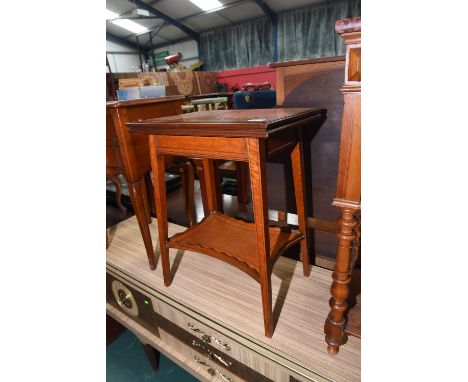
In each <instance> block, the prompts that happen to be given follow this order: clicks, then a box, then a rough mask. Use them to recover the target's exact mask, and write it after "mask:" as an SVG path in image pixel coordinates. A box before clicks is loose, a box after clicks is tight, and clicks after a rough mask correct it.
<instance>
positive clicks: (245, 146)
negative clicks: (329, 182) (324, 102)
mask: <svg viewBox="0 0 468 382" xmlns="http://www.w3.org/2000/svg"><path fill="white" fill-rule="evenodd" d="M325 113H326V111H325V110H320V109H280V108H278V109H256V110H253V109H250V110H217V111H202V112H197V113H189V114H181V115H176V116H172V117H163V118H157V119H150V120H144V121H138V122H129V123H127V127H128V129H129V131H131V132H133V133H139V134H142V133H144V134H149V135H150V152H151V165H152V171H153V175H154V183H155V185H154V188H155V202H156V210H157V216H158V231H159V243H160V249H161V261H162V270H163V275H164V284H165V285H166V286H169V285H170V284H171V282H172V276H171V271H170V264H169V248H179V249H185V250H192V251H196V252H200V253H203V254H205V255H208V256H212V257H215V258H217V259H219V260H222V261H224V262H227V263H229V264H231V265H233V266H235V267H237V268H238V269H240V270H242V271H244V272H245V273H247V274H248V275H250V276H251V277H253V278H254V279H255V280H257V281H258V282H259V283H260V286H261V292H262V305H263V319H264V331H265V335H266V336H267V337H271V336H272V335H273V317H272V291H271V273H272V268H273V265H274V263H275V261H276V260H277V259H278V257H279V255H280V254H281V253H282V252H283V251H284V250H286V249H287V248H289V247H290V246H291V245H293V244H295V243H298V242H300V243H301V260H302V263H303V273H304V275H305V276H309V274H310V267H309V254H308V234H307V227H306V215H305V211H306V198H305V193H304V191H305V187H304V186H305V184H304V171H303V168H304V162H303V153H302V150H303V140H302V136H303V130H305V129H304V128H305V127H306V126H307V127H309V128H318V127H319V126H320V125H321V124H322V123H323V121H324V119H325ZM284 151H287V152H289V153H290V156H291V161H292V168H293V174H294V189H295V198H296V203H297V210H298V223H299V229H290V228H280V227H269V226H268V205H267V189H266V172H265V163H266V159H267V158H268V157H272V156H274V155H277V154H278V153H280V152H284ZM165 155H184V156H188V157H195V158H202V161H203V173H204V182H205V187H206V190H207V207H208V210H209V212H210V214H209V215H208V216H207V217H205V218H204V219H203V220H202V221H201V222H200V223H198V224H195V225H193V226H192V227H191V228H189V229H187V230H186V231H184V232H182V233H180V234H176V235H174V236H172V237H171V238H169V237H168V222H167V209H166V191H165V188H164V156H165ZM220 159H221V160H236V161H242V162H248V164H249V172H250V185H251V190H252V199H253V208H254V223H248V222H245V221H241V220H237V219H234V218H231V217H228V216H225V215H223V214H222V213H221V212H220V211H219V204H218V200H219V199H218V193H217V192H216V179H215V176H214V174H215V171H214V167H215V165H214V161H215V160H220Z"/></svg>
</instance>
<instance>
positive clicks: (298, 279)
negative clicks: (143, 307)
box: [107, 217, 361, 382]
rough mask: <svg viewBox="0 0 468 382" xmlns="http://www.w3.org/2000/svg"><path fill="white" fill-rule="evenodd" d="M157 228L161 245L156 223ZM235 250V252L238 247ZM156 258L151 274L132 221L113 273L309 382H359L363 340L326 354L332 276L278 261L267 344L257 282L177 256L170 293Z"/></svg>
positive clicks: (119, 229)
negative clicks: (325, 326)
mask: <svg viewBox="0 0 468 382" xmlns="http://www.w3.org/2000/svg"><path fill="white" fill-rule="evenodd" d="M150 227H151V229H152V231H153V232H154V233H155V234H154V235H152V239H153V243H154V245H156V242H157V240H158V238H157V237H155V236H156V233H157V220H156V219H153V222H152V223H151V226H150ZM168 228H169V235H170V236H172V235H174V234H176V233H178V232H182V231H184V230H185V228H184V227H181V226H177V225H174V224H169V227H168ZM232 245H233V246H235V245H236V242H235V240H233V243H232ZM155 253H156V258H157V261H158V264H157V268H156V270H155V271H153V272H152V271H150V270H149V269H148V266H147V261H146V252H145V248H144V246H143V243H142V242H141V239H140V233H139V229H138V224H137V222H136V219H135V217H132V218H130V219H128V220H125V221H123V222H121V223H119V224H118V225H117V226H116V229H115V230H113V231H112V233H111V237H110V246H109V248H108V250H107V269H108V271H111V272H113V273H116V274H119V275H120V276H121V277H123V278H126V279H128V280H131V281H132V283H134V284H137V285H139V286H140V287H141V288H142V289H144V290H145V291H147V292H148V293H153V294H156V293H157V294H159V295H160V296H162V297H164V298H165V299H167V301H170V302H171V304H174V305H176V306H178V307H179V309H184V310H185V311H186V312H188V313H189V314H190V315H191V316H193V317H195V318H196V319H197V320H198V321H200V322H204V323H205V324H206V325H209V326H210V327H213V328H214V329H216V330H217V331H218V332H222V333H223V335H224V336H225V337H230V338H233V339H234V340H235V341H237V342H242V343H243V344H244V345H245V346H247V347H249V348H252V349H255V350H256V351H257V352H262V353H265V354H266V355H267V356H268V357H269V358H271V359H273V360H275V362H278V363H281V364H283V365H287V367H289V368H291V370H295V371H297V372H300V374H302V375H303V376H304V377H303V378H302V380H304V381H306V380H332V381H340V382H348V381H359V380H360V344H361V342H360V340H359V339H357V338H354V337H349V338H348V341H347V343H346V344H344V345H343V346H342V347H341V348H340V352H339V353H338V354H337V355H336V356H335V357H331V356H329V355H328V354H327V351H326V344H325V342H324V341H323V323H324V321H325V318H326V317H327V314H328V311H329V306H328V299H329V288H330V279H331V272H330V271H329V270H325V269H322V268H319V267H312V268H311V274H310V277H308V278H305V277H304V276H303V270H302V264H301V263H299V262H296V261H294V260H290V259H287V258H283V257H280V258H279V259H278V261H277V262H276V264H275V266H274V268H273V274H272V278H271V288H272V304H273V321H274V325H275V331H274V334H273V336H272V338H267V337H265V336H264V335H263V313H262V304H261V296H260V294H259V293H258V283H257V282H256V281H255V280H254V279H252V278H251V277H249V276H248V275H247V274H245V273H243V272H239V271H238V270H237V269H235V268H233V267H231V266H230V265H229V264H225V263H223V262H222V261H219V260H217V259H214V258H211V257H207V256H204V255H201V254H198V253H195V252H191V251H183V250H176V249H170V250H169V256H170V260H171V261H170V262H171V264H172V265H171V273H172V285H171V287H170V288H165V287H164V282H163V277H162V272H161V264H160V262H159V249H158V248H157V247H156V249H155ZM314 376H315V377H314ZM318 376H320V377H318Z"/></svg>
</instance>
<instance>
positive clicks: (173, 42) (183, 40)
mask: <svg viewBox="0 0 468 382" xmlns="http://www.w3.org/2000/svg"><path fill="white" fill-rule="evenodd" d="M186 41H193V39H191V38H189V37H184V38H181V39H178V40H174V41H168V42H163V43H162V44H159V45H155V46H154V49H155V50H156V49H159V48H164V47H165V46H169V45H174V44H178V43H181V42H186Z"/></svg>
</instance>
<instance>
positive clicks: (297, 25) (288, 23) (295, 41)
mask: <svg viewBox="0 0 468 382" xmlns="http://www.w3.org/2000/svg"><path fill="white" fill-rule="evenodd" d="M360 15H361V0H341V1H333V2H328V3H327V4H325V5H321V6H315V7H310V8H306V9H299V10H295V11H289V12H284V13H281V14H279V15H278V59H279V61H287V60H298V59H301V58H317V57H329V56H340V55H344V54H345V47H344V43H343V40H342V38H341V37H339V36H338V35H337V34H336V33H335V21H336V20H339V19H344V18H349V17H357V16H360Z"/></svg>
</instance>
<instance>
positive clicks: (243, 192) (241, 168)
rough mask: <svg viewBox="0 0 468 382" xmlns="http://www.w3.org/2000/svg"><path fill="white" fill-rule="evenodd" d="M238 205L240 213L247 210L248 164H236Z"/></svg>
mask: <svg viewBox="0 0 468 382" xmlns="http://www.w3.org/2000/svg"><path fill="white" fill-rule="evenodd" d="M236 188H237V204H238V208H239V211H240V212H245V211H246V210H247V164H246V163H244V162H236Z"/></svg>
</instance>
